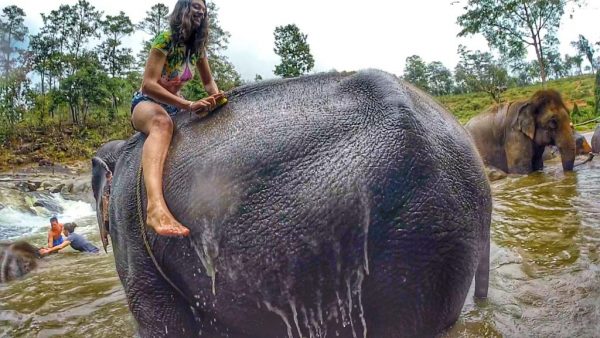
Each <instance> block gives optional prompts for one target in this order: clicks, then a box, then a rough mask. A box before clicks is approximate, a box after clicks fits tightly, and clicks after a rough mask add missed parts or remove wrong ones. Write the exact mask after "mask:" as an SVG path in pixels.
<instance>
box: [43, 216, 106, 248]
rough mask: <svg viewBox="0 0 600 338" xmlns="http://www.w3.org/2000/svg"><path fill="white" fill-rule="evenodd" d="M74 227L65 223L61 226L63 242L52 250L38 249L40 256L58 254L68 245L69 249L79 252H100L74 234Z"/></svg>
mask: <svg viewBox="0 0 600 338" xmlns="http://www.w3.org/2000/svg"><path fill="white" fill-rule="evenodd" d="M76 227H77V224H75V223H65V225H64V226H63V235H65V240H64V241H63V242H62V243H61V244H59V245H56V246H54V247H52V248H45V249H40V255H42V256H45V255H49V254H51V253H53V252H58V251H60V250H62V249H64V248H66V247H67V246H69V245H70V246H71V248H73V249H75V250H77V251H81V252H89V253H98V252H100V250H99V249H98V248H97V247H96V246H94V245H93V244H92V243H90V242H88V240H87V239H85V237H83V236H82V235H80V234H76V233H75V228H76Z"/></svg>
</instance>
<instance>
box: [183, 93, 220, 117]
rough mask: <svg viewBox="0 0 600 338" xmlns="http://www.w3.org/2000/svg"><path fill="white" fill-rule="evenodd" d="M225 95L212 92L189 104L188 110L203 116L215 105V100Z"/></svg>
mask: <svg viewBox="0 0 600 338" xmlns="http://www.w3.org/2000/svg"><path fill="white" fill-rule="evenodd" d="M224 97H225V94H223V93H217V94H213V95H211V96H209V97H206V98H203V99H202V100H198V101H196V102H192V103H191V104H190V111H192V112H194V113H196V114H198V115H200V116H205V115H206V114H208V113H210V112H211V111H213V110H214V109H215V108H216V107H217V102H218V101H219V100H221V99H222V98H224Z"/></svg>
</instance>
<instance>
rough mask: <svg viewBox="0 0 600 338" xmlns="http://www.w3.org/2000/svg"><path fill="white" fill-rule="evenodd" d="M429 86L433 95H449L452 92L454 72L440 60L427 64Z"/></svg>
mask: <svg viewBox="0 0 600 338" xmlns="http://www.w3.org/2000/svg"><path fill="white" fill-rule="evenodd" d="M427 84H428V85H427V86H428V87H429V92H430V93H431V94H432V95H436V96H439V95H447V94H450V93H451V92H452V84H453V83H452V73H451V72H450V70H448V68H446V67H445V66H444V64H442V63H441V62H440V61H433V62H431V63H429V64H428V65H427Z"/></svg>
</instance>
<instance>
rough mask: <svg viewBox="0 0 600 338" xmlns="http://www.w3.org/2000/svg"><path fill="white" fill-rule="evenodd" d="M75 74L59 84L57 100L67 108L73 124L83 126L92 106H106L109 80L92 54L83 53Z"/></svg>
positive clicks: (108, 94) (108, 96)
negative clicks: (65, 104) (66, 105)
mask: <svg viewBox="0 0 600 338" xmlns="http://www.w3.org/2000/svg"><path fill="white" fill-rule="evenodd" d="M79 62H80V64H79V67H78V68H77V70H76V71H75V73H73V74H71V75H69V76H67V77H66V78H65V79H64V80H63V81H61V83H60V91H59V92H58V97H57V99H58V100H59V101H61V102H65V103H67V104H68V106H69V110H70V112H71V118H72V120H73V123H75V124H79V125H85V123H86V120H87V117H88V116H89V111H90V108H91V107H92V106H108V104H107V103H108V102H110V97H111V95H110V91H109V90H108V87H109V83H110V82H109V78H108V76H107V74H106V72H104V70H103V69H102V66H101V65H100V62H99V61H98V59H97V57H96V56H95V55H94V53H91V52H84V53H83V54H82V55H81V56H80V58H79Z"/></svg>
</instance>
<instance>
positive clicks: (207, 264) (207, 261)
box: [190, 239, 217, 295]
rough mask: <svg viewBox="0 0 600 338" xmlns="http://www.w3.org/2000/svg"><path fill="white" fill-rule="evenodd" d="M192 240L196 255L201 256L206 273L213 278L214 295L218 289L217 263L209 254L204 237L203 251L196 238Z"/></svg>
mask: <svg viewBox="0 0 600 338" xmlns="http://www.w3.org/2000/svg"><path fill="white" fill-rule="evenodd" d="M190 242H191V243H192V247H193V248H194V251H195V252H196V255H197V256H198V258H200V262H202V266H204V271H206V275H207V276H208V277H210V279H211V282H212V293H213V295H216V294H217V290H216V276H217V268H216V267H215V265H214V263H213V258H212V257H211V255H210V254H209V252H208V249H207V247H206V246H205V245H204V240H203V239H202V242H203V245H202V252H201V251H200V249H199V248H198V245H196V241H195V240H193V239H192V240H191V241H190Z"/></svg>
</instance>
